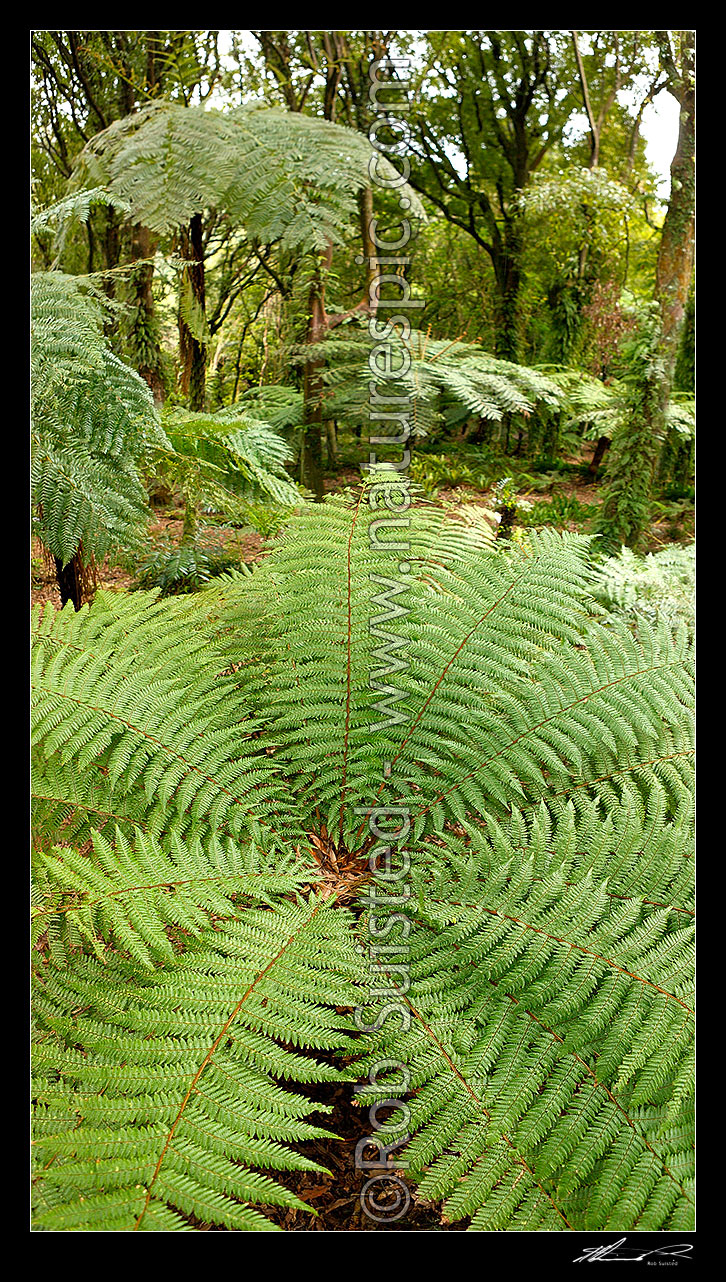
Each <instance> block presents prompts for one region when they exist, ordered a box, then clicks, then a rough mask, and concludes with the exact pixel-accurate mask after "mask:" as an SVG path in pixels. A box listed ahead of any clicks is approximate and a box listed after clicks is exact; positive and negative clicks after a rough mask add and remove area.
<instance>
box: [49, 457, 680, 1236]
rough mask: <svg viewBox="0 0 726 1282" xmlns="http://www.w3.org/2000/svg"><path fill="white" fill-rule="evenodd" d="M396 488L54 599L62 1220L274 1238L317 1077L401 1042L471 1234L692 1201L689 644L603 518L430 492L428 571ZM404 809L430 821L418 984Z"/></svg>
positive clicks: (412, 1124) (356, 1067) (416, 1161)
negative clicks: (484, 527)
mask: <svg viewBox="0 0 726 1282" xmlns="http://www.w3.org/2000/svg"><path fill="white" fill-rule="evenodd" d="M375 484H376V485H378V486H380V485H381V484H382V482H381V477H380V474H379V475H378V476H377V478H376V480H375ZM387 484H389V485H390V484H393V482H392V481H391V480H390V479H389V480H388V482H387ZM375 495H376V491H375V490H372V489H371V488H369V487H368V486H366V487H364V488H362V489H361V490H360V491H359V492H358V493H357V494H350V495H347V496H339V497H336V498H334V499H330V500H328V501H326V502H325V503H324V504H323V505H318V507H317V508H316V510H315V511H314V512H313V511H311V510H309V509H303V510H302V511H300V512H298V513H297V514H296V515H295V516H294V517H293V518H292V520H291V522H290V524H289V526H288V529H287V531H286V533H285V536H284V538H283V539H282V540H280V541H279V542H278V543H277V544H276V545H275V547H274V549H273V551H272V552H271V554H270V555H269V556H268V557H266V558H265V559H264V561H263V562H262V563H261V564H260V565H259V566H258V567H257V568H256V569H255V570H254V572H252V573H247V574H244V575H235V576H231V577H229V578H228V579H227V580H225V581H224V582H219V581H218V582H217V583H215V584H214V585H210V587H208V588H207V589H205V590H204V591H203V592H201V593H199V594H198V595H197V596H196V597H195V598H192V599H186V600H176V601H171V602H159V601H157V600H155V599H154V597H153V595H151V596H145V595H143V594H136V595H135V596H134V597H132V598H129V599H119V598H116V597H111V596H105V595H104V594H100V595H99V598H98V599H97V601H96V603H94V605H93V606H92V607H91V608H90V609H89V608H87V607H84V609H83V610H82V611H81V612H80V613H79V614H74V613H73V612H71V611H69V610H65V611H62V612H61V613H56V612H55V611H53V610H52V609H50V608H48V609H46V611H45V612H44V613H39V614H38V615H37V617H36V622H35V636H36V658H35V667H34V680H33V684H34V705H35V713H34V724H35V748H34V752H35V762H34V770H33V776H34V788H35V791H36V793H37V796H38V801H37V822H36V855H35V864H36V875H35V891H34V895H35V904H36V906H35V910H34V911H35V917H36V921H37V939H38V942H37V946H36V953H35V956H36V959H37V971H38V978H37V984H38V999H37V1002H38V1004H37V1026H38V1050H37V1055H36V1071H37V1074H38V1085H37V1088H36V1098H37V1106H36V1112H37V1125H38V1136H37V1149H38V1181H37V1185H38V1193H37V1196H38V1208H39V1209H38V1221H37V1223H38V1227H39V1228H41V1229H65V1230H74V1231H78V1230H92V1229H99V1228H103V1229H112V1230H121V1231H133V1230H134V1229H136V1228H138V1229H157V1230H187V1229H189V1228H192V1229H193V1228H198V1227H201V1226H207V1225H212V1226H215V1225H216V1226H218V1227H221V1226H224V1227H228V1228H233V1229H241V1230H243V1231H252V1230H256V1229H258V1228H260V1229H264V1228H266V1227H267V1228H269V1227H271V1224H270V1221H269V1220H268V1221H265V1219H264V1218H263V1216H264V1213H265V1208H266V1207H271V1206H274V1205H275V1204H276V1203H280V1202H281V1201H282V1202H283V1203H284V1204H285V1205H297V1203H296V1202H295V1201H294V1199H292V1195H291V1194H290V1193H289V1192H288V1191H287V1190H286V1189H285V1187H284V1175H280V1172H281V1171H284V1170H286V1169H287V1170H289V1169H292V1168H293V1167H294V1166H295V1165H299V1164H300V1162H301V1161H303V1160H307V1159H301V1158H300V1157H299V1155H298V1154H297V1153H294V1152H293V1151H292V1150H291V1148H290V1146H291V1145H293V1146H295V1145H297V1144H298V1143H299V1142H300V1141H304V1140H305V1139H306V1138H308V1137H310V1135H311V1134H312V1133H314V1132H313V1131H311V1127H310V1123H309V1122H307V1121H306V1120H305V1118H306V1116H307V1114H308V1113H309V1112H310V1111H311V1110H312V1108H313V1104H312V1102H311V1101H309V1100H308V1099H306V1097H305V1093H304V1083H305V1082H309V1081H313V1080H322V1079H323V1078H326V1077H327V1078H328V1079H330V1078H334V1077H335V1076H340V1075H347V1076H349V1077H355V1078H357V1079H358V1080H359V1081H360V1082H361V1083H364V1082H365V1078H366V1076H367V1074H368V1069H369V1066H370V1065H372V1064H373V1063H374V1062H378V1063H380V1061H381V1059H384V1060H389V1061H390V1060H391V1059H395V1060H396V1061H398V1062H400V1063H403V1064H405V1065H406V1066H407V1071H408V1072H409V1073H410V1077H411V1086H410V1091H409V1092H408V1094H407V1095H406V1104H407V1113H408V1115H406V1112H405V1111H402V1110H399V1113H398V1114H396V1115H394V1117H393V1119H392V1120H391V1121H389V1122H387V1123H386V1136H387V1138H386V1142H387V1143H388V1142H390V1135H391V1133H393V1134H395V1135H399V1136H400V1138H401V1139H405V1138H406V1136H408V1143H407V1145H406V1146H405V1147H403V1148H400V1149H398V1150H397V1152H396V1158H395V1162H396V1164H398V1162H399V1155H400V1157H401V1160H402V1161H404V1162H406V1163H408V1165H407V1166H404V1167H403V1168H402V1169H403V1170H404V1171H406V1172H407V1173H408V1174H409V1175H410V1177H411V1178H413V1179H415V1180H416V1181H418V1182H419V1186H420V1191H421V1194H422V1195H423V1196H425V1197H429V1198H432V1199H435V1200H439V1199H440V1200H442V1201H443V1206H444V1212H445V1214H446V1215H447V1216H448V1217H449V1218H450V1219H459V1218H464V1219H466V1220H468V1221H469V1223H470V1227H471V1228H472V1229H474V1230H477V1231H483V1230H485V1229H509V1230H523V1229H525V1230H531V1229H535V1230H545V1231H548V1230H559V1229H568V1228H573V1229H574V1228H577V1229H583V1228H585V1229H591V1228H604V1227H608V1228H612V1229H617V1230H631V1229H640V1228H656V1229H657V1228H684V1227H687V1226H688V1224H689V1222H690V1218H689V1217H690V1214H691V1204H692V1187H691V1180H692V1170H691V1144H692V1093H693V1084H692V1066H691V1059H690V1054H691V1043H692V1008H693V1000H692V993H691V985H692V977H691V967H692V947H691V931H692V922H693V917H692V912H693V904H692V885H691V869H692V860H691V858H690V854H691V847H690V840H691V823H692V793H691V786H690V763H691V754H692V736H691V715H690V711H689V708H690V660H689V646H688V638H687V635H686V633H685V630H680V631H679V630H677V629H673V628H671V627H669V626H666V624H665V623H659V622H658V621H656V622H655V623H654V624H651V623H650V622H649V621H648V619H646V618H642V619H639V620H638V626H637V632H633V631H631V630H630V629H629V627H628V626H627V623H626V622H625V621H623V620H622V619H620V618H619V617H618V616H616V615H613V616H612V617H610V616H609V617H608V618H607V620H606V623H603V622H601V621H600V618H599V612H598V609H597V607H596V606H595V604H594V602H593V599H592V597H591V595H590V592H591V587H592V585H593V576H592V572H591V570H590V569H589V563H588V558H587V541H586V540H584V539H582V538H579V537H577V536H571V535H560V534H556V533H554V532H552V531H546V530H545V531H542V532H537V533H535V532H532V533H531V534H528V537H527V540H526V541H525V542H523V543H522V544H521V545H520V546H514V547H511V548H508V549H507V548H504V549H503V548H502V547H501V545H500V546H499V547H494V546H492V544H491V540H490V538H488V537H485V536H484V534H483V533H482V532H480V531H479V530H477V528H476V527H475V526H473V525H465V524H463V523H461V522H459V521H457V520H456V519H454V518H451V517H450V516H446V515H444V514H442V513H441V512H436V511H434V510H431V509H429V508H428V507H427V506H426V505H421V504H416V505H415V506H414V507H413V508H412V509H411V510H410V511H409V513H408V515H409V517H410V523H409V526H408V528H407V530H406V541H407V544H408V549H407V551H406V553H405V561H404V562H403V565H401V561H402V553H401V551H400V550H398V549H397V548H396V547H395V545H394V546H390V542H389V540H390V538H391V535H390V532H388V533H387V534H386V535H384V536H383V537H379V538H378V544H379V545H378V546H376V534H377V532H378V534H379V536H380V530H379V527H376V526H374V524H373V523H374V522H375V521H376V520H379V519H380V509H377V508H376V506H375ZM397 640H400V642H401V645H400V646H398V645H397V644H396V642H397ZM392 656H393V658H395V659H397V660H398V661H399V662H398V663H393V661H392ZM391 668H393V669H394V670H395V676H389V675H387V671H388V670H390V669H391ZM374 804H379V805H383V804H395V805H398V806H401V807H403V808H404V809H405V811H406V812H407V813H408V814H409V815H410V824H411V831H410V833H409V834H408V837H407V840H406V848H407V850H408V852H409V856H410V865H411V866H410V874H409V876H410V886H409V889H410V894H409V895H408V897H407V898H406V899H405V903H404V905H403V907H402V908H398V909H397V910H396V912H397V917H398V921H397V922H391V923H389V924H390V927H391V929H392V931H393V937H394V938H395V939H396V941H397V943H398V942H399V941H400V939H401V938H403V939H404V940H405V944H406V948H407V949H408V956H409V973H408V978H409V980H410V983H409V984H404V983H402V982H401V980H400V977H399V980H398V981H396V979H395V977H394V971H395V968H393V967H391V964H390V962H388V963H387V962H386V955H385V954H377V955H376V954H375V953H374V952H373V951H372V950H370V949H369V944H370V934H369V929H368V928H369V925H370V922H369V916H370V914H371V913H373V914H374V915H375V917H376V918H377V929H378V930H379V931H380V929H381V922H383V923H385V919H386V909H385V908H380V907H379V905H378V902H377V900H376V898H375V896H374V894H373V891H374V890H375V888H376V886H379V885H382V883H379V882H378V880H377V879H376V878H375V877H372V875H371V871H370V866H369V856H370V855H371V853H374V852H375V848H373V851H372V838H371V836H370V834H369V832H368V822H367V816H368V813H369V812H370V810H371V808H372V807H373V806H374ZM404 898H405V897H404ZM388 911H390V910H388ZM402 921H403V922H407V923H408V929H407V932H405V931H403V928H402V925H401V922H402ZM384 928H385V927H384ZM387 966H388V969H387ZM389 971H390V973H389ZM391 986H393V987H394V989H395V988H398V989H399V990H400V992H401V1000H402V1001H405V1005H406V1009H407V1010H408V1012H409V1015H410V1018H409V1019H408V1020H407V1021H398V1020H393V1021H390V1022H384V1023H383V1024H382V1026H380V1028H379V1031H376V1023H377V1021H376V1019H375V1012H376V1011H377V1010H378V1009H379V1008H380V1003H378V1004H377V997H376V994H377V993H378V992H380V990H381V989H382V988H387V987H391ZM356 1007H358V1008H360V1010H362V1011H364V1012H367V1013H368V1014H367V1017H366V1021H365V1027H366V1028H368V1029H369V1031H368V1032H364V1033H363V1034H362V1035H361V1034H360V1033H359V1032H358V1033H357V1035H356V1036H355V1037H352V1036H351V1030H352V1029H353V1027H354V1026H355V1027H356V1028H357V1029H360V1027H361V1024H360V1021H359V1022H358V1023H357V1024H355V1025H354V1016H353V1010H354V1008H356ZM378 1023H380V1021H378ZM406 1023H407V1026H405V1024H406ZM331 1052H332V1053H334V1054H335V1055H336V1056H337V1057H338V1058H337V1063H338V1064H339V1065H340V1067H339V1069H335V1068H331V1067H330V1065H329V1063H328V1062H327V1061H329V1060H330V1058H331ZM321 1053H323V1054H324V1056H325V1060H326V1063H325V1064H323V1063H322V1062H321V1059H320V1054H321ZM341 1055H342V1056H343V1057H344V1058H343V1059H341V1058H340V1056H341ZM350 1057H354V1058H355V1060H356V1062H355V1063H354V1064H353V1065H352V1066H351V1067H345V1060H348V1059H350ZM291 1082H293V1083H294V1082H297V1083H299V1084H300V1087H299V1089H298V1090H295V1091H294V1093H291V1092H290V1088H289V1083H291ZM374 1096H375V1098H376V1099H377V1100H383V1099H385V1098H388V1097H389V1096H390V1097H394V1096H395V1097H398V1095H397V1090H396V1088H395V1087H394V1085H393V1083H392V1082H391V1083H389V1084H387V1079H386V1076H385V1074H382V1075H381V1074H379V1080H378V1085H377V1087H376V1088H375V1091H373V1088H370V1087H366V1086H365V1085H363V1088H362V1089H361V1090H360V1091H359V1093H358V1098H359V1099H360V1101H361V1102H362V1103H364V1104H368V1103H370V1102H371V1100H372V1099H373V1098H374ZM291 1199H292V1200H291Z"/></svg>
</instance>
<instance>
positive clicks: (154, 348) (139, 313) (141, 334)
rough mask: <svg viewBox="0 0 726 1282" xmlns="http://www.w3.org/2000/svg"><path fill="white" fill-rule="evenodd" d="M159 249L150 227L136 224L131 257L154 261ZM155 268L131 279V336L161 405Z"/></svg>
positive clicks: (145, 268) (141, 368) (144, 269)
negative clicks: (155, 303) (155, 253)
mask: <svg viewBox="0 0 726 1282" xmlns="http://www.w3.org/2000/svg"><path fill="white" fill-rule="evenodd" d="M155 249H156V241H155V240H154V238H153V237H152V234H151V232H150V231H149V228H148V227H144V226H143V224H142V223H136V224H135V225H134V227H133V228H132V230H131V258H132V260H133V261H137V260H138V259H148V258H151V257H152V255H153V253H154V251H155ZM153 278H154V267H153V264H152V263H149V262H144V263H143V264H142V265H141V266H140V267H137V268H136V270H135V271H134V272H132V274H131V277H130V282H129V284H130V290H129V292H130V296H131V297H130V302H131V305H132V308H133V313H132V316H133V320H132V326H131V332H130V335H129V338H130V344H131V348H132V351H133V359H134V364H135V366H136V369H137V370H138V372H139V374H140V375H141V377H142V378H143V379H144V380H145V382H147V383H148V385H149V387H150V388H151V391H152V392H153V395H154V402H155V404H156V405H157V406H159V405H161V404H162V402H163V400H164V383H163V379H162V375H161V344H160V342H159V330H158V325H157V322H156V316H155V309H154V295H153V291H152V282H153Z"/></svg>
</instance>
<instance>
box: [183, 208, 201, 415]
mask: <svg viewBox="0 0 726 1282" xmlns="http://www.w3.org/2000/svg"><path fill="white" fill-rule="evenodd" d="M181 251H182V257H183V258H188V259H191V260H192V262H193V264H194V265H193V266H189V267H187V268H186V272H187V279H188V281H189V285H190V287H191V296H192V300H193V304H194V305H195V311H198V319H199V322H200V325H202V324H203V323H204V320H205V318H206V303H205V280H204V238H203V234H202V216H201V214H195V215H194V217H193V218H192V220H191V222H190V223H189V226H188V227H185V228H184V229H183V231H182V235H181ZM194 331H195V332H193V331H192V328H191V327H190V325H189V322H188V320H187V319H185V317H184V316H183V315H182V314H181V311H180V314H179V354H180V356H181V362H182V372H181V385H182V391H183V393H184V395H185V396H187V397H188V398H189V408H190V409H191V410H196V411H198V412H201V411H202V410H203V409H204V397H205V390H206V376H207V360H206V350H205V345H204V342H203V341H202V338H201V331H200V328H199V326H197V325H195V326H194Z"/></svg>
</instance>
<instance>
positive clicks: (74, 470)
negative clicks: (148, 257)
mask: <svg viewBox="0 0 726 1282" xmlns="http://www.w3.org/2000/svg"><path fill="white" fill-rule="evenodd" d="M31 318H32V330H33V350H32V363H31V402H32V414H33V424H32V432H33V436H32V440H33V466H32V475H31V488H32V499H33V504H34V511H35V519H36V528H37V532H38V534H39V537H40V539H41V541H42V542H43V543H44V545H45V547H46V548H47V549H48V551H49V552H50V553H51V555H52V556H54V557H57V558H58V560H59V561H60V563H61V564H62V565H66V564H68V562H69V561H70V560H71V559H72V557H73V556H74V555H75V554H76V553H77V552H78V550H79V548H80V547H81V546H82V548H83V553H84V555H85V556H86V557H94V558H96V559H99V558H102V557H103V556H105V554H106V553H107V552H108V551H109V550H110V549H111V548H118V547H123V546H129V545H130V544H132V543H133V542H134V541H135V540H136V541H138V538H139V534H140V531H141V530H143V525H144V521H145V516H146V507H147V498H146V491H145V489H144V487H143V484H142V482H141V475H140V470H141V466H142V462H143V460H144V459H148V457H149V456H150V451H151V449H152V447H161V446H168V441H167V440H166V437H165V435H164V433H163V431H162V429H161V425H160V424H159V422H158V418H157V414H156V411H155V409H154V402H153V398H152V396H151V392H150V391H149V389H148V387H147V385H146V384H145V383H144V381H143V379H141V378H140V377H139V376H138V374H136V373H135V372H134V370H132V369H130V368H129V367H128V366H127V365H125V364H124V363H123V361H121V360H119V359H118V357H117V356H116V355H114V353H113V351H112V350H111V347H110V344H109V342H108V340H107V338H106V337H105V334H104V332H103V321H104V304H103V302H102V301H101V299H100V297H99V296H98V294H97V292H96V291H95V289H94V287H93V285H92V284H91V282H89V281H88V280H84V279H82V278H76V277H72V276H66V275H64V274H63V273H62V272H37V273H35V274H34V275H33V277H32V278H31Z"/></svg>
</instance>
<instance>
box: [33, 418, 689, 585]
mask: <svg viewBox="0 0 726 1282" xmlns="http://www.w3.org/2000/svg"><path fill="white" fill-rule="evenodd" d="M363 457H364V452H363V450H362V448H361V446H360V444H359V443H358V442H355V441H354V440H352V439H351V441H350V442H348V443H346V446H345V448H344V449H343V450H342V451H341V459H340V462H339V465H338V466H337V468H335V469H334V470H333V469H329V470H328V472H327V474H326V476H325V478H324V488H325V493H326V494H331V493H335V492H338V491H340V490H343V489H345V488H347V487H352V486H355V485H356V484H357V483H358V481H359V480H360V468H359V462H360V459H361V458H363ZM437 457H440V456H437ZM475 457H476V455H475V452H474V451H472V452H471V454H470V455H467V452H466V450H460V451H458V452H457V453H454V454H453V456H452V465H451V469H450V475H451V476H452V477H456V476H457V465H459V466H460V465H461V463H462V461H463V464H464V466H465V467H466V466H468V464H467V458H470V459H475ZM419 459H420V461H421V462H422V463H425V462H426V460H427V454H426V452H425V451H421V453H420V455H419ZM588 462H589V459H588V458H587V457H585V456H583V457H580V458H566V459H564V460H560V461H559V463H558V465H557V467H556V468H554V469H552V470H550V471H543V470H541V469H540V470H539V471H535V470H534V467H533V465H532V463H531V462H528V461H527V460H524V459H516V458H514V459H512V458H510V459H504V460H501V462H500V466H499V471H500V473H501V474H502V475H503V474H504V471H505V470H506V469H508V470H509V471H510V472H511V473H512V481H513V487H514V489H515V491H516V495H517V501H518V502H519V503H522V502H523V503H524V505H525V507H524V509H523V511H522V512H521V513H520V515H519V516H518V520H517V524H519V523H520V522H521V523H522V524H525V525H551V526H554V527H555V528H557V529H561V530H579V531H580V532H581V533H585V534H587V533H590V532H591V526H592V523H593V518H594V516H595V515H596V513H597V509H598V508H599V506H600V504H601V502H602V484H601V483H600V482H599V481H593V480H591V479H590V478H588V477H587V476H586V475H585V474H584V473H585V471H586V467H587V463H588ZM528 469H532V470H528ZM424 488H425V492H426V497H427V498H428V499H429V501H430V502H433V503H435V504H437V505H440V506H442V507H444V508H446V509H449V510H451V511H454V510H455V509H456V508H457V507H460V506H461V505H463V504H470V505H472V506H475V507H480V508H482V509H483V510H485V511H487V512H491V506H492V494H491V490H490V487H489V486H488V485H481V484H469V483H466V482H465V483H461V484H457V483H454V482H452V481H449V480H448V479H447V475H446V468H444V475H443V476H442V478H441V484H438V478H437V477H436V476H434V480H433V483H432V481H431V479H430V478H427V484H425V486H424ZM527 504H529V505H531V506H530V509H529V510H527V508H526V505H527ZM181 517H182V513H181V512H180V511H179V509H178V508H175V507H167V508H155V509H153V516H152V520H151V521H150V524H149V527H148V534H149V539H150V541H151V543H152V544H153V543H157V542H164V543H171V544H173V545H175V546H177V545H178V544H179V542H180V540H181V533H182V519H181ZM205 520H206V521H208V522H209V523H208V524H207V525H204V523H203V524H202V527H201V529H200V541H203V540H204V538H206V537H209V538H210V540H211V541H213V542H215V543H216V544H221V545H222V547H223V548H224V551H225V552H226V553H227V554H228V555H229V556H230V557H231V558H232V559H233V560H234V561H238V562H239V563H244V564H246V565H252V564H253V563H254V562H255V561H258V560H259V559H260V557H262V556H264V554H265V551H266V550H267V549H268V548H269V547H270V545H271V538H270V537H267V536H266V535H265V534H263V533H261V532H260V531H259V530H257V529H255V528H252V527H247V526H245V527H242V528H233V527H231V526H228V525H225V524H223V523H222V518H218V519H215V518H214V516H209V517H207V518H205ZM693 526H694V516H693V504H692V503H691V502H689V501H688V500H672V501H670V502H667V501H659V502H655V503H654V510H653V521H652V523H651V526H650V529H649V531H648V532H647V535H646V539H645V545H644V549H643V550H644V551H645V552H656V551H658V550H659V548H662V547H665V546H667V545H668V544H669V543H673V542H686V543H688V542H690V541H691V540H692V538H693ZM31 557H32V560H31V603H32V604H33V605H35V604H37V603H44V602H46V601H51V602H52V603H53V604H54V605H55V606H56V607H60V597H59V593H58V587H57V584H56V579H55V572H54V569H53V568H52V565H49V564H48V563H47V561H46V560H45V559H44V558H43V555H42V549H41V547H40V544H39V542H38V540H37V539H33V541H32V553H31ZM133 579H134V574H133V567H132V566H131V565H130V564H129V563H127V564H123V563H122V562H120V561H117V560H114V559H113V558H106V559H105V560H104V562H103V563H102V564H101V565H100V566H99V567H98V572H97V587H98V588H103V589H105V590H106V591H112V592H126V591H129V589H130V588H131V586H132V583H133Z"/></svg>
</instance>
